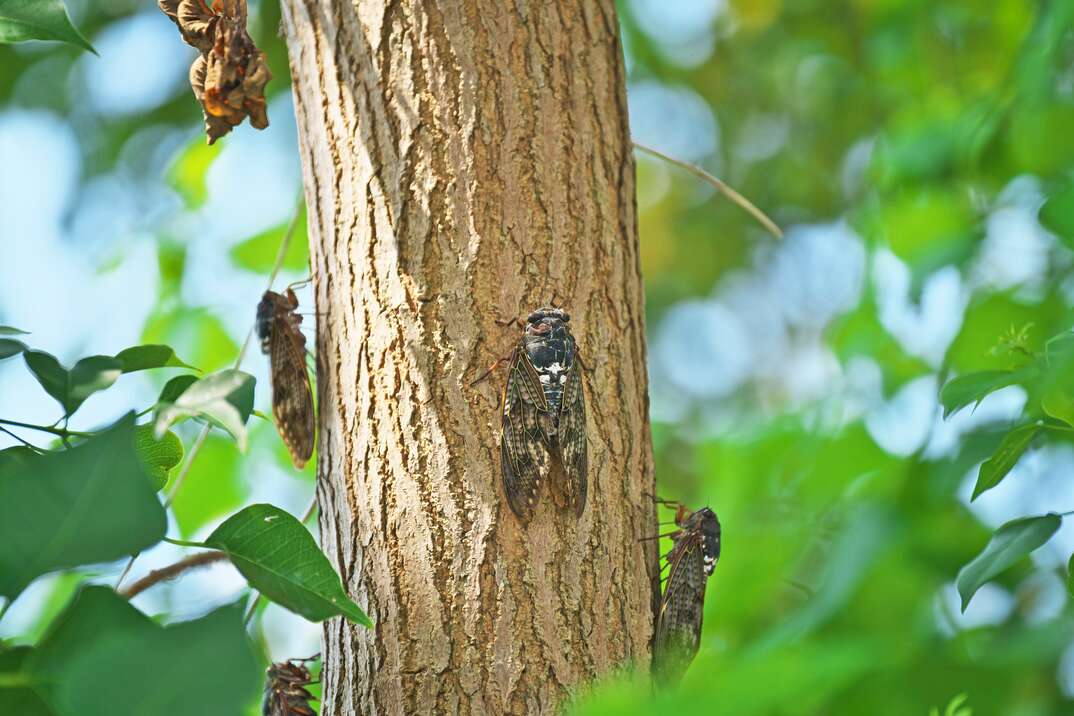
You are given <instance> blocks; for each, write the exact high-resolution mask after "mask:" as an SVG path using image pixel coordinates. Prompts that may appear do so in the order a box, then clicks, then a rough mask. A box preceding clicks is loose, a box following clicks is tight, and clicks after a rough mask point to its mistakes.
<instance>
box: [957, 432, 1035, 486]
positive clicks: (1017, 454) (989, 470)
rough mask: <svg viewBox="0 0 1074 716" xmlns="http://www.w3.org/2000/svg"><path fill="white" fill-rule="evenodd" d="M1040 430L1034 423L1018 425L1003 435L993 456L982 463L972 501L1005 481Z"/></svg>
mask: <svg viewBox="0 0 1074 716" xmlns="http://www.w3.org/2000/svg"><path fill="white" fill-rule="evenodd" d="M1038 432H1040V426H1039V425H1037V424H1035V423H1034V424H1033V425H1022V426H1020V427H1017V428H1015V429H1014V430H1011V431H1010V432H1009V433H1007V434H1006V435H1004V436H1003V440H1002V441H1000V443H999V447H997V448H996V452H995V453H994V454H993V455H992V457H990V458H989V459H987V460H985V461H984V462H983V463H981V470H980V472H978V473H977V484H976V485H975V486H974V488H973V497H971V498H970V501H971V502H972V501H973V500H976V499H977V497H978V495H980V494H981V493H983V492H986V491H987V490H991V489H992V488H993V487H995V486H996V485H998V484H999V483H1000V482H1002V481H1003V478H1005V477H1006V476H1007V473H1009V472H1010V471H1011V468H1013V467H1014V465H1015V463H1017V462H1018V459H1019V458H1021V457H1022V454H1023V453H1025V451H1026V448H1028V447H1029V443H1031V442H1032V441H1033V438H1034V437H1036V435H1037V433H1038Z"/></svg>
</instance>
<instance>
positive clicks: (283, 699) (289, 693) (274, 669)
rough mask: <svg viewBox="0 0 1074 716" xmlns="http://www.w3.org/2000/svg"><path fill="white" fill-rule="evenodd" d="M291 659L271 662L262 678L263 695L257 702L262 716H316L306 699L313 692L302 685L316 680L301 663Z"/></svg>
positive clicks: (309, 697)
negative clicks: (275, 662) (263, 683)
mask: <svg viewBox="0 0 1074 716" xmlns="http://www.w3.org/2000/svg"><path fill="white" fill-rule="evenodd" d="M314 658H316V657H314ZM304 661H310V660H309V659H291V660H289V661H282V662H280V663H278V664H271V665H270V666H269V668H268V672H267V677H268V678H267V679H266V681H265V698H264V701H262V703H261V713H262V716H316V713H317V712H316V711H314V710H313V706H312V705H311V703H310V702H312V701H313V700H314V697H313V694H311V693H310V692H309V690H308V689H307V688H306V687H307V686H309V685H310V684H313V683H316V682H315V681H314V680H313V678H312V677H311V676H310V670H309V669H308V668H306V665H305V664H303V663H302V662H304Z"/></svg>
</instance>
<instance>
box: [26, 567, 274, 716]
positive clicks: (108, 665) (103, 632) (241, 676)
mask: <svg viewBox="0 0 1074 716" xmlns="http://www.w3.org/2000/svg"><path fill="white" fill-rule="evenodd" d="M58 622H59V623H58V624H57V626H56V628H55V629H54V630H53V631H52V632H51V633H50V634H49V635H48V636H47V637H46V638H45V640H44V641H43V642H42V643H41V645H40V646H39V647H38V649H37V650H36V652H35V653H34V654H33V655H32V656H31V657H30V658H28V659H27V660H26V668H28V669H29V670H30V672H31V673H32V674H33V676H34V678H35V679H36V680H37V681H38V682H39V683H44V684H47V689H48V696H49V701H50V702H52V703H54V704H55V705H56V706H57V710H58V712H59V713H60V714H61V715H62V716H75V715H76V714H77V715H78V716H112V715H113V714H115V713H116V709H117V704H122V711H123V712H124V713H130V714H138V716H175V715H176V714H199V715H200V716H233V715H234V714H236V713H239V712H240V711H241V709H242V707H243V706H244V705H245V704H246V703H247V702H248V701H249V700H250V699H251V698H252V697H253V695H254V693H255V692H256V691H257V690H258V688H259V686H260V681H261V674H260V673H259V669H258V667H257V662H256V660H255V658H254V655H253V653H252V651H251V649H250V644H249V641H248V640H247V638H246V633H245V629H244V628H243V623H242V608H241V606H239V605H232V606H227V607H223V608H221V609H217V610H216V611H214V612H211V613H209V614H208V615H206V616H204V617H202V618H201V619H196V620H194V621H188V622H181V623H178V624H172V625H170V626H168V627H166V628H165V627H161V626H159V625H158V624H156V623H154V622H153V620H151V619H149V618H148V617H146V616H145V615H143V614H141V613H140V612H138V611H137V610H136V609H135V608H134V607H132V606H131V605H130V604H128V603H127V602H126V600H124V599H123V598H122V597H120V596H118V595H117V594H116V593H115V592H114V591H112V590H111V589H108V588H107V587H87V588H85V589H84V590H83V591H82V592H81V593H80V594H79V595H78V597H77V598H76V599H75V601H74V603H73V604H72V605H71V607H70V608H69V609H68V610H67V611H66V612H65V613H64V614H63V615H62V616H61V617H60V618H59V620H58ZM117 677H122V678H117Z"/></svg>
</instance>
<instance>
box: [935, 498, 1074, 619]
mask: <svg viewBox="0 0 1074 716" xmlns="http://www.w3.org/2000/svg"><path fill="white" fill-rule="evenodd" d="M1062 523H1063V519H1062V518H1061V517H1060V516H1059V515H1057V514H1054V513H1050V514H1047V515H1040V516H1038V517H1023V518H1021V519H1018V520H1012V521H1010V522H1008V523H1007V524H1005V525H1003V526H1001V527H1000V528H999V529H998V530H996V533H995V534H993V535H992V539H991V540H990V541H989V542H988V546H987V547H985V548H984V551H983V552H981V553H980V554H979V555H977V556H976V557H974V558H973V561H971V562H970V563H969V564H967V565H966V566H965V567H963V568H962V569H961V570H959V573H958V579H957V580H956V581H955V586H956V587H958V593H959V595H960V596H961V597H962V611H966V607H967V606H969V603H970V599H972V598H973V595H974V594H976V593H977V590H978V589H980V588H981V587H982V586H983V585H984V584H985V582H987V581H988V580H990V579H992V577H995V576H996V575H997V574H999V573H1000V572H1002V571H1003V570H1005V569H1007V568H1008V567H1010V566H1011V565H1012V564H1015V563H1016V562H1018V560H1020V559H1022V558H1023V557H1025V556H1026V555H1028V554H1029V553H1030V552H1032V551H1033V550H1035V549H1037V548H1038V547H1040V546H1041V545H1043V544H1044V543H1045V542H1047V541H1048V540H1049V539H1051V536H1052V535H1053V534H1055V532H1056V530H1058V529H1059V526H1060V525H1061V524H1062Z"/></svg>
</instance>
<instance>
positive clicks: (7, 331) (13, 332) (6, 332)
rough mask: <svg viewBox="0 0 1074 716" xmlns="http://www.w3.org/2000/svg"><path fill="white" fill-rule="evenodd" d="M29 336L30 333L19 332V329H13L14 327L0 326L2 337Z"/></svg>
mask: <svg viewBox="0 0 1074 716" xmlns="http://www.w3.org/2000/svg"><path fill="white" fill-rule="evenodd" d="M28 335H30V332H29V331H23V330H19V329H18V328H13V327H12V326H0V336H28Z"/></svg>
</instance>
